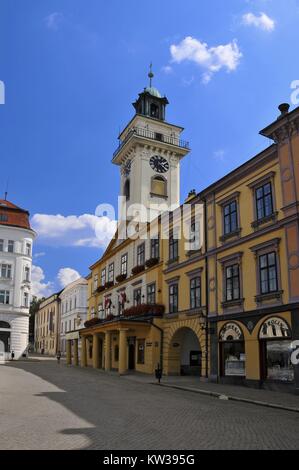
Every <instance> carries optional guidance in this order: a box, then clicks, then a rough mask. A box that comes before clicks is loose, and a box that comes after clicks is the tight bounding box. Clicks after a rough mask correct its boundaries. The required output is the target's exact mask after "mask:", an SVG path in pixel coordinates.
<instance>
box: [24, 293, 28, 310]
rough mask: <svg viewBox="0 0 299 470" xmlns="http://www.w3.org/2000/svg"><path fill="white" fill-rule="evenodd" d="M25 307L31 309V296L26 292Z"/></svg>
mask: <svg viewBox="0 0 299 470" xmlns="http://www.w3.org/2000/svg"><path fill="white" fill-rule="evenodd" d="M24 307H26V308H28V307H29V294H28V292H24Z"/></svg>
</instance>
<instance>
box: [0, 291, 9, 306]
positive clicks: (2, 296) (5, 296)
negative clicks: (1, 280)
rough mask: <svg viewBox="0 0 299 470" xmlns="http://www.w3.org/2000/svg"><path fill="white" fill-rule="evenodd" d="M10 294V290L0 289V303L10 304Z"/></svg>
mask: <svg viewBox="0 0 299 470" xmlns="http://www.w3.org/2000/svg"><path fill="white" fill-rule="evenodd" d="M9 303H10V295H9V290H0V304H2V305H9Z"/></svg>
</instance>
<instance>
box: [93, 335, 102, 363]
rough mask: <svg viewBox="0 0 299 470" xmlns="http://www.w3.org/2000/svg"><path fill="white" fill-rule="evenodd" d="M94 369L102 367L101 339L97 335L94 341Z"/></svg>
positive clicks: (94, 336)
mask: <svg viewBox="0 0 299 470" xmlns="http://www.w3.org/2000/svg"><path fill="white" fill-rule="evenodd" d="M92 341H93V342H92V367H93V368H94V369H99V367H100V338H99V336H98V335H97V334H95V335H93V340H92Z"/></svg>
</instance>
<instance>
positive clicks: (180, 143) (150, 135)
mask: <svg viewBox="0 0 299 470" xmlns="http://www.w3.org/2000/svg"><path fill="white" fill-rule="evenodd" d="M133 135H136V136H138V137H144V138H145V139H150V140H155V141H158V142H164V143H166V144H171V145H175V146H176V147H181V148H184V149H189V142H187V141H185V140H181V139H177V138H176V137H172V136H169V135H165V134H161V133H160V132H153V131H149V130H147V129H142V128H141V127H133V128H132V129H131V130H130V131H129V132H128V134H127V135H126V137H125V139H124V140H123V141H122V142H120V144H119V146H118V148H117V149H116V150H115V152H114V154H113V157H115V156H116V155H117V154H118V153H119V152H120V150H121V149H122V148H123V147H124V145H125V144H126V143H127V142H128V140H130V138H131V137H132V136H133Z"/></svg>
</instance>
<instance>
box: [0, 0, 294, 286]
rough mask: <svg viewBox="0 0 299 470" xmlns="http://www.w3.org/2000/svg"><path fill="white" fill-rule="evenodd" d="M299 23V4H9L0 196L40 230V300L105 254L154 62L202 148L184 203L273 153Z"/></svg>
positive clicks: (154, 0) (178, 115) (0, 18)
mask: <svg viewBox="0 0 299 470" xmlns="http://www.w3.org/2000/svg"><path fill="white" fill-rule="evenodd" d="M298 23H299V1H298V0H284V1H283V2H282V1H281V0H252V1H249V0H248V1H246V0H226V1H225V2H224V1H220V0H201V1H198V0H186V1H185V2H182V1H179V0H163V1H161V0H151V2H140V1H138V0H127V1H123V0H110V2H104V1H100V0H88V2H87V1H86V0H43V1H40V0H0V80H1V81H3V82H4V83H5V87H6V94H5V98H6V101H5V105H1V106H0V155H1V169H2V171H1V173H0V192H1V193H4V191H5V186H6V183H7V180H9V183H8V185H9V197H8V198H9V199H10V200H11V201H13V202H15V203H16V204H19V205H21V206H22V207H25V208H27V209H28V210H29V211H30V213H31V216H32V223H33V225H34V227H36V228H38V229H39V230H40V236H39V237H38V239H37V241H36V243H35V258H34V264H35V266H37V268H35V271H34V280H35V290H36V292H38V293H39V294H41V293H43V294H47V293H49V292H50V291H51V290H53V289H54V290H55V289H58V288H59V287H60V286H61V285H63V284H65V282H67V281H68V280H71V279H72V278H73V277H72V276H73V275H76V274H75V273H73V271H72V270H75V271H77V272H79V273H80V274H82V275H86V274H87V273H88V266H89V265H90V264H91V263H92V262H94V261H95V260H96V259H97V258H99V257H100V255H101V252H102V248H101V247H100V246H95V243H94V240H93V230H92V227H93V223H94V218H93V214H94V212H95V208H96V206H97V204H99V203H102V202H108V203H112V204H116V202H117V195H118V190H119V174H118V168H116V167H114V166H113V165H112V164H111V163H110V161H111V156H112V153H113V151H114V150H115V148H116V146H117V135H118V132H119V129H120V128H122V127H124V126H125V124H126V123H127V122H128V120H129V119H130V118H131V117H132V116H133V107H132V106H131V103H132V102H133V101H134V100H135V98H136V97H137V94H138V93H139V92H140V91H142V89H143V87H144V86H146V85H147V72H148V64H149V62H150V61H152V62H153V69H154V72H155V78H154V85H155V86H156V87H157V88H158V89H159V90H160V91H161V93H163V94H164V93H165V94H166V96H167V97H168V99H169V102H170V104H169V106H168V113H167V119H168V120H169V121H170V122H173V123H177V124H180V125H182V126H184V127H185V132H184V135H183V137H184V138H185V139H186V140H189V141H190V144H191V148H192V153H191V154H190V155H189V156H188V157H187V158H186V159H185V161H184V163H183V164H182V170H181V197H182V199H183V198H184V197H185V196H186V194H187V193H188V191H189V190H190V189H192V188H196V190H197V191H199V190H201V189H203V188H204V187H205V186H207V185H208V184H210V183H212V182H213V181H215V180H217V179H218V178H220V177H221V176H223V175H224V174H226V173H227V172H229V171H230V170H232V169H233V168H235V167H236V166H238V165H240V164H241V163H243V162H244V161H246V160H247V159H249V158H250V157H252V156H254V155H255V154H256V153H257V152H259V151H260V150H262V149H263V148H265V147H266V146H267V145H268V144H269V142H267V140H265V139H264V138H263V137H261V136H259V135H258V132H259V130H260V129H261V128H263V127H264V126H266V125H267V124H269V123H270V122H272V121H273V120H274V119H275V118H276V117H277V115H278V111H277V106H278V104H279V103H281V102H284V101H290V96H291V93H292V90H291V88H290V87H291V83H292V82H293V81H294V80H299V70H298V53H297V50H296V49H297V47H298V44H299V28H298ZM57 215H59V216H60V217H57ZM70 216H73V217H70ZM110 229H111V227H110ZM66 268H68V269H66Z"/></svg>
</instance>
